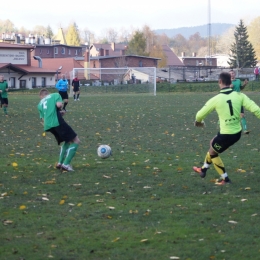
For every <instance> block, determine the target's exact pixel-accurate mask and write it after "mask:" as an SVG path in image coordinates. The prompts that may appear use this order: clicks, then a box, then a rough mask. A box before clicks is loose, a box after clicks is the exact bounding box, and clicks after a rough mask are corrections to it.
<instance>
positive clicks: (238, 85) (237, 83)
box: [229, 70, 250, 134]
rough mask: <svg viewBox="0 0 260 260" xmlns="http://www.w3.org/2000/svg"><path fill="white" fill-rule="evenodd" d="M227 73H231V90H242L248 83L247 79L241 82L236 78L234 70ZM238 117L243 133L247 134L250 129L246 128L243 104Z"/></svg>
mask: <svg viewBox="0 0 260 260" xmlns="http://www.w3.org/2000/svg"><path fill="white" fill-rule="evenodd" d="M229 73H230V75H231V81H232V84H231V88H233V90H235V91H237V92H240V91H241V90H243V89H244V88H245V86H246V85H247V83H248V81H247V79H246V80H245V81H244V83H243V84H242V82H241V80H240V79H236V73H235V71H234V70H231V71H230V72H229ZM240 118H241V124H242V128H243V132H244V134H249V132H250V131H248V130H247V124H246V118H245V111H244V107H243V106H242V107H241V112H240Z"/></svg>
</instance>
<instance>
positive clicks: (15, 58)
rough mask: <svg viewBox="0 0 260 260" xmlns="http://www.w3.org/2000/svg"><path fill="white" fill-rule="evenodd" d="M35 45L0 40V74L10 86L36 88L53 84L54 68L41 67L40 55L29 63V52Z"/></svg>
mask: <svg viewBox="0 0 260 260" xmlns="http://www.w3.org/2000/svg"><path fill="white" fill-rule="evenodd" d="M34 48H35V46H33V45H25V44H18V43H14V44H10V43H5V42H0V74H1V75H3V76H4V77H5V79H6V80H7V83H8V86H9V87H10V88H36V87H47V86H53V85H54V84H55V77H54V76H55V73H56V70H53V69H49V68H43V67H42V66H41V65H42V60H41V58H40V57H38V56H35V57H34V58H35V59H37V62H36V63H35V65H32V64H31V52H32V51H33V50H34Z"/></svg>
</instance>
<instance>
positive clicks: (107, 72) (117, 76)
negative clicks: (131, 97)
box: [70, 67, 156, 95]
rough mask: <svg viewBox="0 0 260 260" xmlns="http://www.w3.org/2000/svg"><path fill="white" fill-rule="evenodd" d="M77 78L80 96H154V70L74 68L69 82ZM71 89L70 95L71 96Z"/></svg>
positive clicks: (145, 68) (153, 68)
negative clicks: (138, 94) (139, 94)
mask: <svg viewBox="0 0 260 260" xmlns="http://www.w3.org/2000/svg"><path fill="white" fill-rule="evenodd" d="M75 77H77V78H78V79H79V81H80V95H84V94H86V95H88V94H103V93H107V94H121V93H122V94H124V93H129V94H131V93H148V94H152V95H156V68H155V67H137V68H135V67H131V68H89V69H87V68H74V69H73V71H71V73H70V82H72V80H73V79H74V78H75ZM72 92H73V90H72V88H70V94H71V95H72Z"/></svg>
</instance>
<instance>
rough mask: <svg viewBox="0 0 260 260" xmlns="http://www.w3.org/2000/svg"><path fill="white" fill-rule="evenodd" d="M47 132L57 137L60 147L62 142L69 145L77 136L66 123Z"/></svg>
mask: <svg viewBox="0 0 260 260" xmlns="http://www.w3.org/2000/svg"><path fill="white" fill-rule="evenodd" d="M47 132H51V133H52V134H53V135H54V136H55V138H56V140H57V142H58V145H59V144H60V143H62V142H66V143H68V142H70V141H72V140H73V139H74V138H75V137H76V136H77V134H76V133H75V132H74V130H73V129H72V128H71V127H70V126H69V125H68V124H67V123H66V122H63V123H62V124H60V125H59V126H56V127H52V128H50V129H49V130H47Z"/></svg>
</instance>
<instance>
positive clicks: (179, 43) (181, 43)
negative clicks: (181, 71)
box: [170, 34, 189, 56]
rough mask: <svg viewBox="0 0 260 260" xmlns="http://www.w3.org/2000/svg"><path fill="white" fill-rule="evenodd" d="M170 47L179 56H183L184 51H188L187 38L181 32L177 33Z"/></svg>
mask: <svg viewBox="0 0 260 260" xmlns="http://www.w3.org/2000/svg"><path fill="white" fill-rule="evenodd" d="M170 43H171V44H170V47H172V49H173V52H174V53H175V54H176V55H177V56H181V53H182V52H188V50H189V48H188V46H187V40H186V38H185V37H183V36H182V35H181V34H177V35H176V36H175V37H174V38H173V39H172V40H171V41H170Z"/></svg>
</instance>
